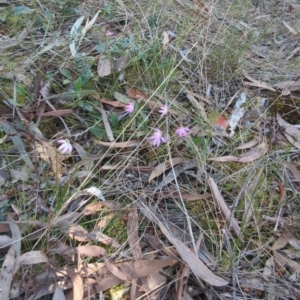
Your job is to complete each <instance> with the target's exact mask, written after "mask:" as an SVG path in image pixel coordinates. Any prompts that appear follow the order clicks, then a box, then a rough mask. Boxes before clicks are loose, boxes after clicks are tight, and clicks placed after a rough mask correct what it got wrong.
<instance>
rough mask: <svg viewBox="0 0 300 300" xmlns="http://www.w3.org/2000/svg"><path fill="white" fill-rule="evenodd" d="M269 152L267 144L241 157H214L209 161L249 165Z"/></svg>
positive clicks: (262, 144)
mask: <svg viewBox="0 0 300 300" xmlns="http://www.w3.org/2000/svg"><path fill="white" fill-rule="evenodd" d="M267 151H268V145H267V144H266V143H261V144H260V145H258V146H257V147H255V148H253V149H251V150H249V151H248V152H245V153H244V154H243V156H241V157H236V156H233V155H228V156H219V157H213V158H209V159H208V160H212V161H219V162H228V161H234V162H239V163H248V162H253V161H254V160H257V159H259V158H260V157H262V156H263V155H264V154H266V153H267Z"/></svg>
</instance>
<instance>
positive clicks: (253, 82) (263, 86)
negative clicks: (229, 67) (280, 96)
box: [242, 70, 276, 92]
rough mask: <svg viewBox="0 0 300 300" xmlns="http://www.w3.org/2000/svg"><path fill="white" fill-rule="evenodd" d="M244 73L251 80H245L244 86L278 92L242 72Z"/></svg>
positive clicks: (243, 71)
mask: <svg viewBox="0 0 300 300" xmlns="http://www.w3.org/2000/svg"><path fill="white" fill-rule="evenodd" d="M242 73H243V75H244V76H245V77H246V78H247V79H248V80H249V81H245V80H244V81H243V84H244V85H248V86H255V87H259V88H261V89H266V90H270V91H273V92H276V90H275V89H274V88H272V87H271V86H269V85H268V84H267V83H265V82H261V81H259V80H256V79H254V78H253V77H251V76H250V75H249V74H248V73H247V72H246V71H245V70H242Z"/></svg>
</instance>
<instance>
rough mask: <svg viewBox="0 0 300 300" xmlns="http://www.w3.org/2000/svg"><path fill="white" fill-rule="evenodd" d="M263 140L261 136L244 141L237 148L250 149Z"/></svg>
mask: <svg viewBox="0 0 300 300" xmlns="http://www.w3.org/2000/svg"><path fill="white" fill-rule="evenodd" d="M261 141H262V139H261V137H260V136H259V137H256V138H254V139H253V140H251V141H249V142H246V143H243V144H241V145H240V146H238V147H237V148H235V149H236V150H244V149H249V148H252V147H254V146H255V145H257V144H258V143H260V142H261Z"/></svg>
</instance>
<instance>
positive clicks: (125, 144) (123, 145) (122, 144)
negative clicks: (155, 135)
mask: <svg viewBox="0 0 300 300" xmlns="http://www.w3.org/2000/svg"><path fill="white" fill-rule="evenodd" d="M95 142H96V143H97V144H100V145H102V146H107V147H111V148H126V147H137V146H138V145H140V143H141V142H140V141H138V140H131V141H127V142H102V141H99V140H95Z"/></svg>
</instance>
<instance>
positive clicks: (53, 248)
mask: <svg viewBox="0 0 300 300" xmlns="http://www.w3.org/2000/svg"><path fill="white" fill-rule="evenodd" d="M48 245H49V247H50V249H49V253H54V254H58V255H61V256H63V257H64V258H67V259H68V260H70V261H73V255H74V253H76V249H75V248H74V247H71V246H68V245H66V244H65V243H63V242H62V241H60V240H57V239H51V240H50V241H49V242H48Z"/></svg>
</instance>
